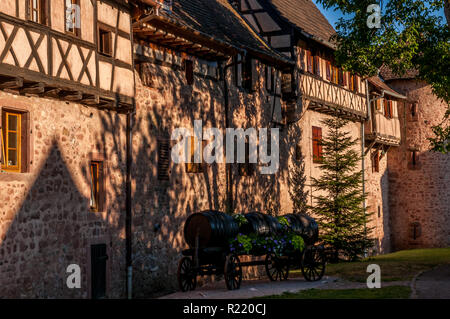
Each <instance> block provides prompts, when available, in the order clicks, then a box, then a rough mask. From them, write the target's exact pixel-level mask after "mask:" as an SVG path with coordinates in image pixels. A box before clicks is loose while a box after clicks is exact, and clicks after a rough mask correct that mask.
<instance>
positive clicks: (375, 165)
mask: <svg viewBox="0 0 450 319" xmlns="http://www.w3.org/2000/svg"><path fill="white" fill-rule="evenodd" d="M379 171H380V151H375V152H374V153H373V157H372V172H379Z"/></svg>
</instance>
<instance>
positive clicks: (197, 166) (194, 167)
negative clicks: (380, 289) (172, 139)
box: [186, 136, 206, 173]
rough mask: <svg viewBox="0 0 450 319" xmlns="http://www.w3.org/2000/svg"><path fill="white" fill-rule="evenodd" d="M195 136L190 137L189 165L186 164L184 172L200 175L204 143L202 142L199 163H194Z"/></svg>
mask: <svg viewBox="0 0 450 319" xmlns="http://www.w3.org/2000/svg"><path fill="white" fill-rule="evenodd" d="M195 140H196V138H195V136H191V137H190V154H189V158H190V163H186V172H188V173H202V172H203V148H204V146H205V144H206V141H202V143H201V149H200V163H195V146H196V143H195Z"/></svg>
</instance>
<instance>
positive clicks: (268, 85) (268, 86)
mask: <svg viewBox="0 0 450 319" xmlns="http://www.w3.org/2000/svg"><path fill="white" fill-rule="evenodd" d="M265 75H266V90H267V91H268V92H272V91H273V87H272V67H271V66H266V74H265Z"/></svg>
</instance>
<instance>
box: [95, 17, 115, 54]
mask: <svg viewBox="0 0 450 319" xmlns="http://www.w3.org/2000/svg"><path fill="white" fill-rule="evenodd" d="M102 33H106V34H107V35H108V41H109V50H108V52H105V50H104V49H105V48H104V43H103V38H102ZM97 34H98V45H97V51H98V53H100V54H102V55H105V56H108V57H112V54H113V43H112V31H111V30H109V29H108V28H105V27H104V26H103V25H101V24H99V26H98V30H97Z"/></svg>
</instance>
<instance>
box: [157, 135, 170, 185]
mask: <svg viewBox="0 0 450 319" xmlns="http://www.w3.org/2000/svg"><path fill="white" fill-rule="evenodd" d="M169 159H170V147H169V141H168V140H165V139H164V140H163V139H159V140H158V180H160V181H167V180H169V166H170V160H169Z"/></svg>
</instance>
